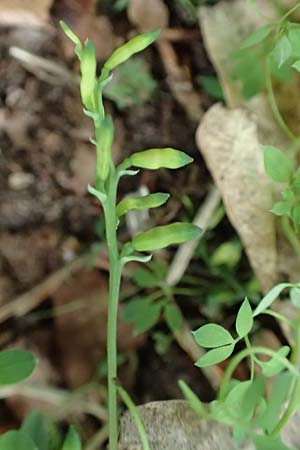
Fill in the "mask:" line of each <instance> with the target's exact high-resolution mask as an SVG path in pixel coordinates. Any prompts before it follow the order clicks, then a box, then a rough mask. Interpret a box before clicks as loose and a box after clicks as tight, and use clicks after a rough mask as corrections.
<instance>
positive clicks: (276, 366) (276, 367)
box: [258, 345, 290, 377]
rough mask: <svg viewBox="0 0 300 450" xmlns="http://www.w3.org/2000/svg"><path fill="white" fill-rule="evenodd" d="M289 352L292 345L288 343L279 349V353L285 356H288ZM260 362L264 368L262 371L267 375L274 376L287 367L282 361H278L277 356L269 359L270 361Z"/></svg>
mask: <svg viewBox="0 0 300 450" xmlns="http://www.w3.org/2000/svg"><path fill="white" fill-rule="evenodd" d="M289 352H290V347H288V346H287V345H284V346H283V347H281V348H280V349H279V350H278V351H277V353H278V354H279V355H280V356H283V357H286V356H287V355H288V354H289ZM258 364H259V366H260V367H261V368H262V373H263V375H264V376H265V377H274V376H275V375H278V374H279V373H280V372H282V371H283V370H284V369H285V366H284V365H283V364H282V363H281V361H278V359H276V358H275V357H273V358H271V359H269V361H260V362H259V363H258Z"/></svg>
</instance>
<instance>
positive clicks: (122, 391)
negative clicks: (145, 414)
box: [118, 386, 150, 450]
mask: <svg viewBox="0 0 300 450" xmlns="http://www.w3.org/2000/svg"><path fill="white" fill-rule="evenodd" d="M118 391H119V394H120V396H121V398H122V400H123V402H124V403H125V405H126V406H127V408H128V409H129V411H130V413H131V415H132V417H133V420H134V421H135V424H136V427H137V429H138V432H139V435H140V438H141V441H142V445H143V449H144V450H150V444H149V440H148V436H147V433H146V430H145V427H144V424H143V421H142V418H141V416H140V414H139V411H138V409H137V407H136V406H135V404H134V403H133V401H132V400H131V398H130V396H129V395H128V393H127V392H126V391H125V389H123V388H122V387H121V386H118Z"/></svg>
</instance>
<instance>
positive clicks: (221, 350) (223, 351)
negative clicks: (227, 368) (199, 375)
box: [195, 344, 234, 367]
mask: <svg viewBox="0 0 300 450" xmlns="http://www.w3.org/2000/svg"><path fill="white" fill-rule="evenodd" d="M233 350H234V344H230V345H225V346H224V347H218V348H214V349H213V350H209V351H208V352H207V353H205V355H203V356H201V358H200V359H198V361H197V362H196V363H195V365H196V366H197V367H207V366H213V365H214V364H218V363H220V362H222V361H224V360H225V359H227V358H228V357H229V356H230V355H231V354H232V352H233Z"/></svg>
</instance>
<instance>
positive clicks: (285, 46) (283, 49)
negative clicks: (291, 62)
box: [272, 34, 292, 68]
mask: <svg viewBox="0 0 300 450" xmlns="http://www.w3.org/2000/svg"><path fill="white" fill-rule="evenodd" d="M291 55H292V46H291V44H290V41H289V40H288V38H287V36H286V35H285V34H284V35H283V36H281V38H280V39H279V40H278V42H277V43H276V45H275V47H274V49H273V51H272V56H273V58H274V60H275V62H276V64H277V66H278V67H279V68H280V67H281V66H282V65H283V64H284V63H285V62H286V61H287V60H288V59H289V57H290V56H291Z"/></svg>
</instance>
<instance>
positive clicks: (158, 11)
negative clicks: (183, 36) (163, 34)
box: [127, 0, 169, 31]
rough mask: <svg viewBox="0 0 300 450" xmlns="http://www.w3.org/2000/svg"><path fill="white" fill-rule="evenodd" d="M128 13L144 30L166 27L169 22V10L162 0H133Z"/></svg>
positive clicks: (132, 21)
mask: <svg viewBox="0 0 300 450" xmlns="http://www.w3.org/2000/svg"><path fill="white" fill-rule="evenodd" d="M127 14H128V18H129V20H130V22H131V23H132V24H133V25H135V26H137V27H138V28H140V29H141V30H142V31H150V30H155V29H164V28H166V27H167V26H168V24H169V10H168V8H167V7H166V5H165V4H164V2H163V1H162V0H151V1H150V2H149V0H131V1H130V3H129V5H128V9H127Z"/></svg>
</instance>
